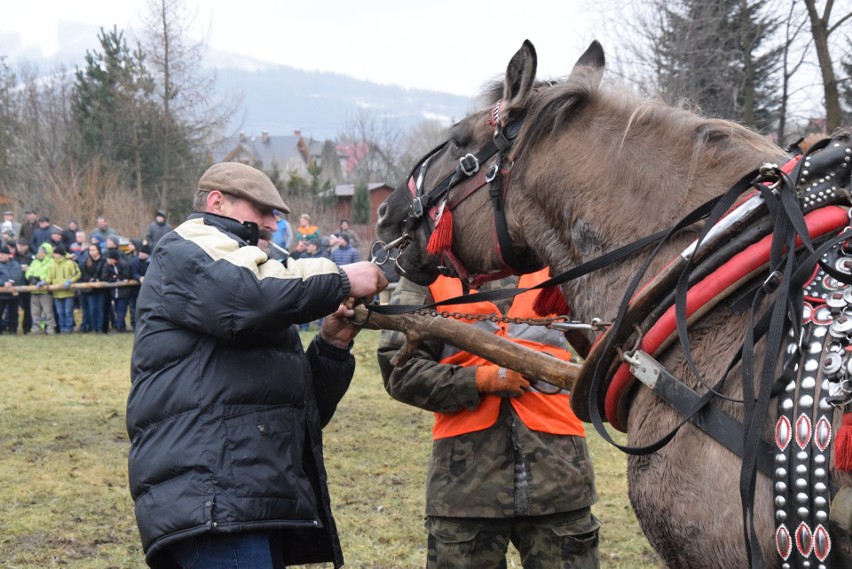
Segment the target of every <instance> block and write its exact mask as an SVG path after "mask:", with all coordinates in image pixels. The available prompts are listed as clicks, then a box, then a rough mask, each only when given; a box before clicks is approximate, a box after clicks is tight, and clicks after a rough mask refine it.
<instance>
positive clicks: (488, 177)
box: [485, 162, 500, 184]
mask: <svg viewBox="0 0 852 569" xmlns="http://www.w3.org/2000/svg"><path fill="white" fill-rule="evenodd" d="M499 172H500V166H499V165H498V164H497V162H495V163H494V164H493V165H492V166H491V168H490V169H489V170H488V173H486V174H485V181H486V182H487V183H489V184H490V183H491V182H493V181H494V179H495V178H497V174H498V173H499Z"/></svg>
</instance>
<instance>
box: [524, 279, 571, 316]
mask: <svg viewBox="0 0 852 569" xmlns="http://www.w3.org/2000/svg"><path fill="white" fill-rule="evenodd" d="M533 310H534V311H535V313H536V314H538V315H539V316H549V315H551V314H557V315H566V316H567V315H568V314H570V313H571V307H570V306H568V302H567V301H566V300H565V296H563V295H562V291H561V290H560V289H559V287H558V286H549V287H547V288H543V289H541V291H539V293H538V296H536V297H535V302H533Z"/></svg>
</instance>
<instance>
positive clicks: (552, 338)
mask: <svg viewBox="0 0 852 569" xmlns="http://www.w3.org/2000/svg"><path fill="white" fill-rule="evenodd" d="M547 276H548V269H543V270H542V271H539V272H537V273H533V274H530V275H524V276H523V277H521V278H520V281H519V280H518V277H509V278H506V279H502V280H499V281H495V282H492V283H488V284H486V285H483V287H482V288H480V289H479V291H467V290H465V289H464V287H463V284H462V282H461V281H460V280H458V279H453V278H449V277H438V279H437V280H436V281H435V282H434V283H433V284H432V285H430V286H429V287H422V286H419V285H416V284H414V283H413V282H411V281H408V280H407V279H405V278H402V279H400V282H399V285H398V287H397V289H396V291H395V293H394V295H393V297H392V298H391V304H415V305H419V304H426V303H430V302H433V301H440V300H445V299H448V298H453V297H456V296H460V295H462V294H463V293H466V292H484V291H486V290H491V289H496V288H514V287H530V286H534V285H536V284H538V283H540V282H542V281H543V280H545V279H546V278H547ZM536 295H537V291H532V292H529V293H525V294H521V295H518V296H516V297H514V299H508V300H505V301H500V302H499V303H498V304H495V303H491V302H478V303H474V304H459V305H451V306H442V307H440V310H442V311H446V312H461V313H465V314H474V315H491V314H496V315H497V316H508V317H517V318H535V317H537V315H536V314H535V313H534V312H533V309H532V304H533V302H534V301H535V298H536ZM467 322H469V323H470V325H472V326H479V327H481V328H484V329H487V330H488V331H490V332H492V333H494V334H497V335H499V336H502V337H504V338H507V339H509V340H511V341H513V342H517V343H520V344H523V345H525V346H527V347H530V348H533V349H535V350H538V351H542V352H546V353H548V354H550V355H552V356H555V357H558V358H561V359H565V360H567V359H570V358H571V357H572V352H571V351H570V347H569V346H568V344H567V342H566V341H565V338H564V335H563V334H562V333H560V332H557V331H555V330H550V329H548V328H545V327H543V326H529V325H527V324H515V323H511V324H510V323H506V322H494V321H491V320H474V319H471V320H468V321H467ZM404 340H405V339H404V337H403V336H402V334H401V333H400V332H393V331H384V332H383V333H382V338H381V343H380V345H379V350H378V359H379V365H380V368H381V372H382V377H383V379H384V384H385V388H386V389H387V391H388V393H389V394H390V395H391V397H393V398H394V399H396V400H398V401H401V402H403V403H407V404H409V405H413V406H415V407H419V408H421V409H424V410H427V411H432V412H434V414H435V424H434V427H433V430H432V435H433V446H432V455H431V459H430V463H429V470H428V473H427V476H426V516H427V518H426V527H427V530H428V552H427V567H429V568H434V567H450V568H477V569H488V568H492V567H493V568H495V569H496V568H498V567H505V566H506V565H505V563H506V551H507V549H508V544H509V542H511V543H512V544H513V545H514V546H515V547H516V548H517V549H518V551H519V552H520V554H521V560H522V563H523V565H524V567H525V568H530V567H579V568H586V567H598V566H599V556H598V527H599V522H598V520H597V519H596V518H595V517H594V515H592V513H591V506H592V504H594V503H595V502H596V501H597V492H596V490H595V481H594V470H593V468H592V463H591V459H590V457H589V453H588V449H587V446H586V439H585V431H584V429H583V424H582V422H581V421H580V420H579V419H578V418H577V417H576V416H575V415H574V413H573V412H572V411H571V407H570V404H569V397H570V396H569V394H568V393H566V392H560V393H556V394H550V395H548V394H544V393H540V392H538V391H536V390H535V389H533V388H532V387H531V384H530V381H529V379H527V378H524V377H522V376H521V375H520V374H519V373H517V372H514V371H512V370H508V369H505V368H501V367H498V366H496V365H494V364H492V363H490V362H488V361H486V360H483V359H482V358H479V357H478V356H475V355H473V354H470V353H468V352H464V351H461V350H458V349H456V348H454V347H453V346H450V345H445V344H441V343H440V342H424V343H422V344H421V345H420V346H419V348H418V349H417V351H416V352H415V353H414V356H413V357H412V358H410V359H409V360H408V361H407V362H406V363H404V364H402V365H400V366H398V367H393V366H391V364H390V359H391V358H392V357H393V356H394V354H395V353H396V352H397V350H398V349H399V348H400V347H401V346H402V345H403V343H404Z"/></svg>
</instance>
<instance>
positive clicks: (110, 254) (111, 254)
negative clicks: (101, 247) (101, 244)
mask: <svg viewBox="0 0 852 569" xmlns="http://www.w3.org/2000/svg"><path fill="white" fill-rule="evenodd" d="M107 259H115V260H116V261H118V260H119V259H121V253H119V252H118V249H110V250H109V251H107Z"/></svg>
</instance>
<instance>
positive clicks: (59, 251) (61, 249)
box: [53, 243, 68, 255]
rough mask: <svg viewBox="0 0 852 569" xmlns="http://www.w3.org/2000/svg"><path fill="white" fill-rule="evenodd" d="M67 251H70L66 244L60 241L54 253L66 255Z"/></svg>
mask: <svg viewBox="0 0 852 569" xmlns="http://www.w3.org/2000/svg"><path fill="white" fill-rule="evenodd" d="M66 253H68V251H66V250H65V245H63V244H62V243H58V244H57V245H56V246H55V247H54V248H53V254H54V255H65V254H66Z"/></svg>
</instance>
